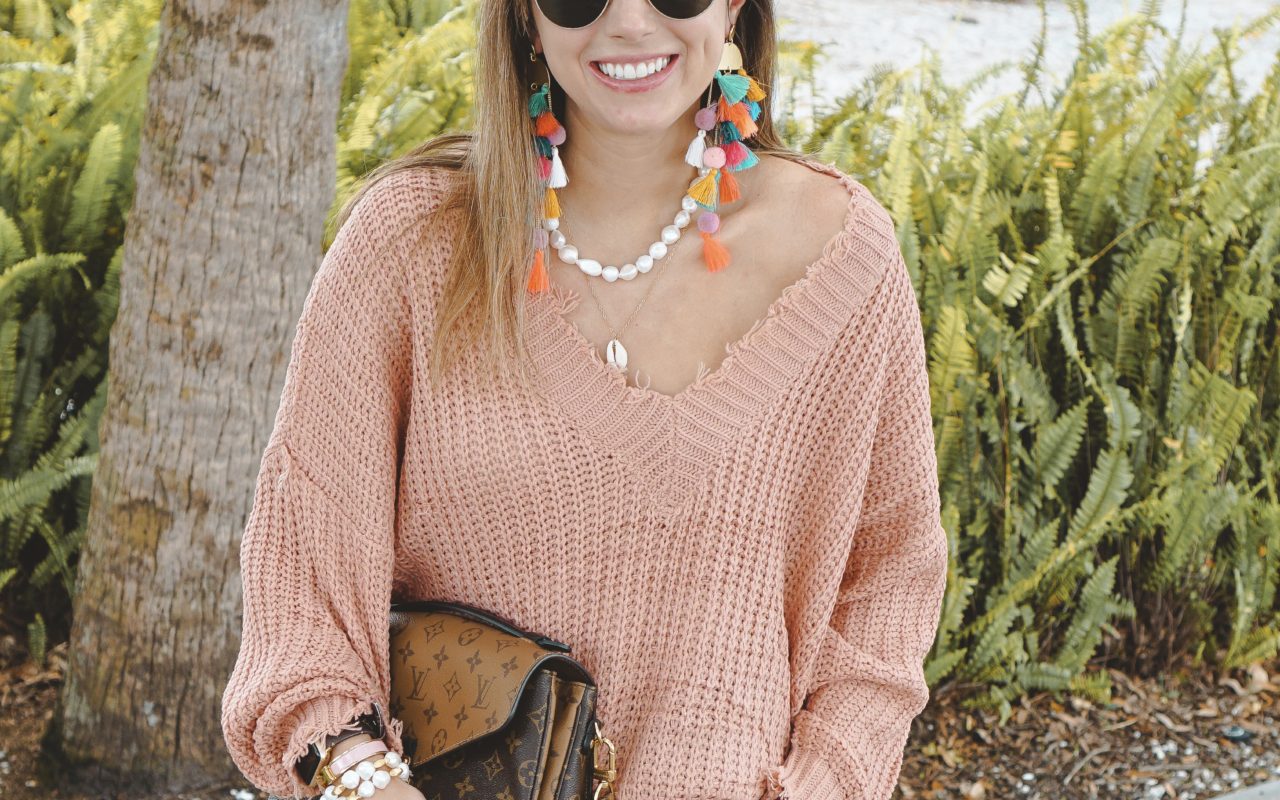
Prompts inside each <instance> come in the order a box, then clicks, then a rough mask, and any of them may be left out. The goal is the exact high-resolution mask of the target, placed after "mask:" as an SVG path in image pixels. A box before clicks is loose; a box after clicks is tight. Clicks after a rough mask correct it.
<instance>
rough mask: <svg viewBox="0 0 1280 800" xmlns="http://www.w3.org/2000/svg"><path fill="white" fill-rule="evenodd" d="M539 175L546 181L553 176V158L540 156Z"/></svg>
mask: <svg viewBox="0 0 1280 800" xmlns="http://www.w3.org/2000/svg"><path fill="white" fill-rule="evenodd" d="M538 177H539V178H541V179H542V180H544V181H545V180H546V179H547V178H550V177H551V159H549V158H547V157H546V156H538Z"/></svg>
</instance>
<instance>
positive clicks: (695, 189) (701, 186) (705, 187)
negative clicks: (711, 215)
mask: <svg viewBox="0 0 1280 800" xmlns="http://www.w3.org/2000/svg"><path fill="white" fill-rule="evenodd" d="M719 171H720V170H718V169H716V168H714V167H713V168H712V169H711V170H709V171H708V172H707V174H706V175H703V176H702V177H701V178H699V179H698V182H697V183H695V184H694V185H693V186H690V187H689V196H690V197H692V198H693V199H694V200H697V201H698V202H699V203H701V204H703V205H704V206H714V205H715V202H714V200H715V196H716V173H717V172H719Z"/></svg>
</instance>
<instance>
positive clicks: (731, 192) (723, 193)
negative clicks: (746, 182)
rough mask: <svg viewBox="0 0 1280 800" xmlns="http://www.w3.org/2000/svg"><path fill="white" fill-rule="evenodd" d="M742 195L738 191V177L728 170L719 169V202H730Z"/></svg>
mask: <svg viewBox="0 0 1280 800" xmlns="http://www.w3.org/2000/svg"><path fill="white" fill-rule="evenodd" d="M740 197H742V193H741V192H740V191H738V179H737V178H735V177H733V173H732V172H730V171H729V170H727V169H726V170H721V171H720V202H721V203H732V202H733V201H734V200H737V199H738V198H740Z"/></svg>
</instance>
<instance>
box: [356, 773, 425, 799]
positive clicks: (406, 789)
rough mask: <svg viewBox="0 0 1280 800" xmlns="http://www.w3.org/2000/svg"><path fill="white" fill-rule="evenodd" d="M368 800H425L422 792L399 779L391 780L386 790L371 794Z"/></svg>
mask: <svg viewBox="0 0 1280 800" xmlns="http://www.w3.org/2000/svg"><path fill="white" fill-rule="evenodd" d="M370 800H426V798H425V797H423V796H422V792H420V791H418V790H417V789H415V788H413V787H412V786H410V785H409V784H408V783H406V782H405V781H403V780H401V779H399V778H392V779H391V783H388V784H387V788H385V789H379V790H378V791H376V792H374V793H373V797H372V798H371V799H370Z"/></svg>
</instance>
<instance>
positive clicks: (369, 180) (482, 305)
mask: <svg viewBox="0 0 1280 800" xmlns="http://www.w3.org/2000/svg"><path fill="white" fill-rule="evenodd" d="M716 1H717V2H719V0H716ZM531 2H532V0H481V2H480V6H479V10H478V23H477V47H476V61H475V68H474V69H475V72H474V81H475V84H474V85H475V107H474V109H473V113H472V119H474V120H475V122H476V125H475V130H474V131H472V132H464V133H446V134H442V135H440V136H436V137H434V138H432V139H430V140H428V141H426V142H424V143H422V144H421V145H419V146H418V147H416V148H414V149H413V150H412V151H410V152H408V153H406V154H405V155H402V156H400V157H398V158H395V159H392V160H390V161H387V162H385V163H383V164H380V165H378V166H377V167H375V168H374V169H373V170H370V172H369V173H368V174H367V175H365V176H364V177H363V179H362V184H361V187H360V188H359V189H358V190H356V192H355V193H354V194H353V195H352V196H351V197H350V198H349V199H348V200H347V201H346V202H345V203H344V204H343V207H342V209H341V210H340V211H339V213H338V219H337V222H338V225H339V227H340V226H341V225H342V223H343V222H345V220H346V218H347V216H348V215H349V214H350V211H351V209H352V208H353V207H354V206H355V204H356V203H357V202H359V200H360V198H361V197H362V196H363V195H364V193H365V192H367V191H369V190H370V188H372V187H373V185H374V184H376V183H377V182H378V181H379V180H381V179H382V178H385V177H387V176H388V175H391V174H392V173H395V172H398V171H400V170H412V169H419V168H429V167H447V168H450V169H454V170H458V171H459V174H458V176H457V178H459V179H458V180H453V181H450V184H451V186H452V189H451V191H449V192H448V193H447V194H446V196H445V197H443V198H441V200H440V202H439V204H438V206H436V210H435V212H434V213H442V212H444V211H448V210H461V211H463V212H464V213H462V215H461V220H460V223H461V224H460V226H459V228H458V230H457V233H456V237H457V238H456V240H455V242H454V247H453V249H452V255H451V257H450V261H449V264H448V266H447V274H446V278H445V285H444V289H443V296H442V297H441V299H440V304H439V306H438V309H437V311H436V315H435V317H436V326H435V332H434V333H435V335H434V337H433V342H432V348H431V353H430V356H429V370H430V379H431V382H432V384H433V385H435V384H436V382H437V381H438V380H439V377H440V375H441V374H443V373H444V372H445V371H446V370H447V369H448V368H449V366H451V364H452V363H453V358H454V357H455V356H456V354H457V353H458V351H459V349H460V347H458V345H459V344H460V345H461V347H474V346H476V345H478V344H479V343H480V338H481V333H482V332H483V333H485V334H487V335H486V336H485V338H486V341H485V343H484V344H485V348H484V351H483V362H484V363H485V364H486V365H488V366H489V367H490V368H492V369H497V370H498V371H499V372H500V373H501V374H503V375H504V376H507V377H511V376H513V375H514V376H516V377H519V378H520V379H521V380H525V379H527V378H528V377H529V375H528V372H527V371H526V366H527V361H528V360H527V358H526V355H527V351H526V345H525V340H524V337H523V335H522V334H521V330H522V325H523V313H524V312H523V305H522V302H523V296H524V293H525V292H526V291H527V289H526V284H527V281H528V276H529V268H530V264H531V262H532V259H533V244H532V231H533V228H534V226H535V225H536V223H537V221H538V220H539V219H540V218H541V212H542V206H543V187H542V183H541V181H540V180H539V179H538V173H537V162H536V151H535V149H534V147H533V141H532V138H531V137H532V127H531V126H532V121H531V120H530V119H529V116H528V95H529V90H530V85H531V84H533V83H536V82H538V81H541V80H543V79H544V78H545V73H544V72H543V71H542V69H543V68H542V66H541V65H540V64H534V63H533V62H532V61H531V60H530V58H529V53H530V50H531V48H532V43H533V33H534V22H533V17H532V9H531V6H530V3H531ZM733 32H734V41H735V42H737V44H738V46H739V48H740V49H741V50H742V55H743V61H744V64H743V67H744V68H745V69H746V71H747V73H748V74H750V75H751V76H752V77H754V78H755V79H756V81H757V82H758V83H759V84H760V85H761V86H762V87H764V89H765V91H766V92H768V93H769V94H770V95H772V91H771V87H772V84H773V76H774V65H775V61H776V58H777V39H776V35H777V29H776V25H775V21H774V15H773V0H746V4H745V5H744V6H743V7H742V10H741V11H740V12H739V14H738V18H737V20H736V21H735V25H734V28H733ZM551 91H552V98H551V102H552V107H553V108H557V109H563V108H564V107H565V105H564V102H565V98H564V93H563V90H562V89H561V88H560V86H559V85H558V84H557V83H555V82H554V80H553V81H552V83H551ZM761 103H762V105H763V108H762V110H761V113H760V118H759V119H758V120H757V121H756V124H757V126H758V128H759V130H758V131H757V133H756V135H755V136H754V137H752V138H751V139H749V140H744V144H746V145H748V146H750V147H751V149H752V150H753V151H755V152H756V153H757V154H770V155H775V156H779V157H782V158H787V159H792V160H795V159H797V158H800V157H801V154H800V153H797V152H795V151H794V150H791V149H789V148H787V147H786V146H785V145H784V144H783V143H782V141H781V140H780V139H779V137H778V135H777V132H776V131H775V130H774V127H773V121H772V118H771V117H772V115H771V113H770V111H771V109H770V105H769V103H770V101H769V98H768V97H766V98H765V99H764V100H763V101H761ZM558 116H560V118H561V120H563V115H562V114H560V115H558ZM571 135H572V134H571ZM427 222H428V220H426V219H424V220H423V222H422V224H423V225H424V226H425V225H426V224H427ZM467 323H470V324H467ZM455 339H456V340H457V341H454V340H455ZM513 363H514V365H515V366H516V369H515V371H514V372H513V371H512V370H511V367H512V365H513Z"/></svg>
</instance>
